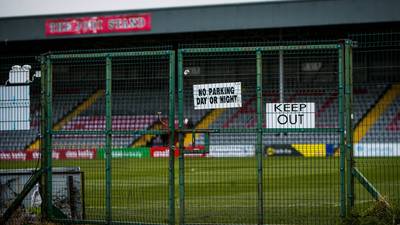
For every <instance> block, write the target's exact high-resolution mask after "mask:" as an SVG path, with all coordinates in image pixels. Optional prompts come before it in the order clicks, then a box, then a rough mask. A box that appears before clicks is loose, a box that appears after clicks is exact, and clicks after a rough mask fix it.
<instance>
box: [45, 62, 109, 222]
mask: <svg viewBox="0 0 400 225" xmlns="http://www.w3.org/2000/svg"><path fill="white" fill-rule="evenodd" d="M51 70H52V71H51V72H52V74H51V79H50V80H49V81H48V82H51V90H52V92H51V95H50V97H51V102H48V104H49V105H48V107H49V108H50V109H51V114H50V115H51V118H49V119H51V122H52V127H51V129H52V132H53V133H54V135H52V137H51V140H52V143H51V153H52V159H53V160H52V171H53V174H52V180H51V181H52V204H53V205H54V208H53V212H52V213H53V215H54V216H55V217H56V218H63V219H73V220H85V219H88V220H105V215H106V207H105V200H106V197H105V196H106V192H105V191H106V186H105V185H106V182H105V180H106V179H105V161H104V159H99V157H98V156H97V155H98V152H99V151H100V149H103V148H104V147H105V139H106V137H105V135H104V133H103V131H104V130H105V121H106V118H105V115H106V113H105V112H106V105H105V102H106V101H105V93H106V91H105V90H106V61H105V59H102V58H75V57H66V58H62V59H52V60H51ZM48 79H49V78H48ZM64 169H68V170H70V171H78V172H80V174H81V175H80V176H72V178H69V177H68V176H67V177H65V178H64V179H57V178H56V177H55V172H56V171H57V170H64ZM60 214H61V215H64V216H60Z"/></svg>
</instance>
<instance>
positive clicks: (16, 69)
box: [0, 56, 41, 223]
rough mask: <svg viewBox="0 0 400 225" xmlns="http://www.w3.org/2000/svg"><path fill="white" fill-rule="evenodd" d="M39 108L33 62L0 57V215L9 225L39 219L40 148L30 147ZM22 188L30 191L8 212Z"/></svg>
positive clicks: (37, 65) (36, 70)
mask: <svg viewBox="0 0 400 225" xmlns="http://www.w3.org/2000/svg"><path fill="white" fill-rule="evenodd" d="M40 104H41V101H40V62H39V61H38V60H37V58H36V57H34V56H15V57H0V215H1V218H2V219H3V218H5V217H7V218H10V217H11V219H10V221H9V223H17V222H20V223H25V222H26V221H27V219H28V217H29V215H32V217H34V218H39V217H40V203H41V202H40V201H41V200H40V196H39V189H38V186H37V185H36V184H37V181H38V180H37V178H38V177H36V176H35V174H37V172H38V171H39V170H40V154H39V153H38V151H39V148H40V145H39V142H37V143H36V144H35V145H32V144H33V143H34V142H35V140H36V139H38V138H39V136H40V135H39V134H40V117H41V111H40ZM34 178H35V179H34ZM31 181H32V182H31ZM25 186H30V187H31V188H33V189H32V190H31V191H29V192H28V193H27V194H26V195H25V197H23V198H22V199H21V201H19V203H18V204H16V205H15V206H16V207H17V208H18V210H15V208H14V210H15V211H9V210H8V209H10V207H12V205H13V203H16V202H17V201H18V197H19V196H20V194H21V193H22V192H23V189H24V187H25ZM35 196H36V197H35ZM16 200H17V201H16ZM6 214H7V215H6Z"/></svg>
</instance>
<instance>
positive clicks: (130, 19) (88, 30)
mask: <svg viewBox="0 0 400 225" xmlns="http://www.w3.org/2000/svg"><path fill="white" fill-rule="evenodd" d="M149 30H151V14H149V13H144V14H133V15H114V16H93V17H79V18H65V19H49V20H46V23H45V31H46V36H59V35H80V34H103V33H120V32H137V31H149Z"/></svg>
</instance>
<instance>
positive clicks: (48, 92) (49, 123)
mask: <svg viewBox="0 0 400 225" xmlns="http://www.w3.org/2000/svg"><path fill="white" fill-rule="evenodd" d="M46 69H47V70H46V79H45V81H44V82H46V85H45V86H46V88H45V92H46V94H45V95H46V107H45V108H46V110H45V111H46V115H45V120H46V122H45V124H46V128H45V129H46V132H45V133H46V138H45V149H46V150H45V157H46V159H45V160H46V164H47V165H46V166H47V167H46V176H47V184H46V185H47V198H46V203H47V206H46V207H47V216H48V218H50V219H51V218H52V215H53V214H52V211H53V210H52V208H53V203H52V201H53V199H52V196H53V180H52V178H53V177H52V169H53V165H52V163H53V159H52V126H53V121H52V118H53V111H52V107H53V105H52V101H53V91H52V87H53V83H52V82H53V77H52V76H53V67H52V62H51V59H50V57H47V59H46Z"/></svg>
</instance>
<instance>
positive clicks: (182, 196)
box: [178, 50, 185, 225]
mask: <svg viewBox="0 0 400 225" xmlns="http://www.w3.org/2000/svg"><path fill="white" fill-rule="evenodd" d="M178 123H179V125H178V126H179V129H182V128H183V53H182V50H178ZM178 135H179V224H181V225H183V224H185V161H184V160H185V157H184V149H183V147H184V146H183V133H182V132H181V131H179V134H178Z"/></svg>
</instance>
